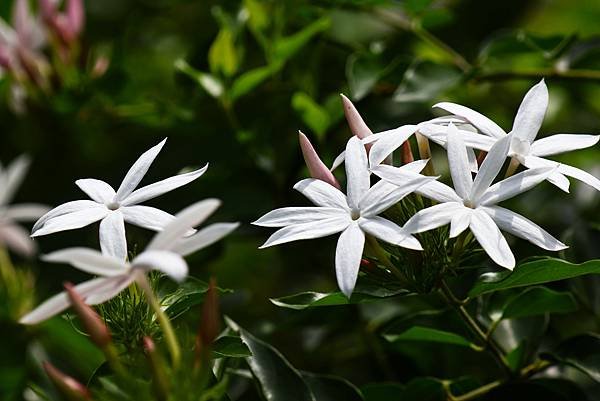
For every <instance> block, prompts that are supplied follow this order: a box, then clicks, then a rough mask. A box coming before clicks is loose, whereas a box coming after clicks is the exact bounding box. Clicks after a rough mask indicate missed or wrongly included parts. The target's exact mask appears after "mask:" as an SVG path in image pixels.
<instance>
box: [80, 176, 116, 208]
mask: <svg viewBox="0 0 600 401" xmlns="http://www.w3.org/2000/svg"><path fill="white" fill-rule="evenodd" d="M75 185H77V186H78V187H79V188H80V189H81V190H82V191H83V192H85V193H86V194H87V195H88V196H89V197H90V198H91V199H92V200H94V201H96V202H98V203H104V204H108V203H110V202H112V201H113V200H114V199H115V195H116V193H115V190H114V189H113V187H111V186H110V185H108V184H107V183H106V182H104V181H101V180H96V179H94V178H83V179H81V180H77V181H75Z"/></svg>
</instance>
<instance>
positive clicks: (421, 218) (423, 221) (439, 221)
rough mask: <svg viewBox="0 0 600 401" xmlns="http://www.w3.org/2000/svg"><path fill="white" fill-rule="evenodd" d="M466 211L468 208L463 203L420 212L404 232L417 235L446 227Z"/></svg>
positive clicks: (441, 204)
mask: <svg viewBox="0 0 600 401" xmlns="http://www.w3.org/2000/svg"><path fill="white" fill-rule="evenodd" d="M464 209H466V207H465V206H464V205H463V204H461V203H455V202H448V203H440V204H439V205H434V206H431V207H428V208H426V209H422V210H419V211H418V212H417V213H415V214H414V215H413V216H412V217H411V218H410V219H409V220H408V221H407V222H406V224H404V230H405V231H407V232H409V233H411V234H416V233H421V232H423V231H428V230H431V229H434V228H438V227H441V226H444V225H446V224H448V223H450V221H452V217H453V216H454V215H455V214H456V213H460V212H462V211H463V210H464Z"/></svg>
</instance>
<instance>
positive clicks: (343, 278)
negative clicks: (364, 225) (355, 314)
mask: <svg viewBox="0 0 600 401" xmlns="http://www.w3.org/2000/svg"><path fill="white" fill-rule="evenodd" d="M364 246H365V234H364V233H363V231H362V230H361V229H360V227H359V226H358V224H356V223H352V224H350V225H349V226H348V228H346V229H345V230H344V231H343V232H342V234H341V235H340V238H339V239H338V242H337V247H336V249H335V275H336V277H337V282H338V286H339V287H340V290H341V291H342V292H343V293H344V295H346V296H347V297H348V298H350V296H351V295H352V291H354V286H355V285H356V279H357V278H358V270H359V269H360V259H361V258H362V253H363V249H364Z"/></svg>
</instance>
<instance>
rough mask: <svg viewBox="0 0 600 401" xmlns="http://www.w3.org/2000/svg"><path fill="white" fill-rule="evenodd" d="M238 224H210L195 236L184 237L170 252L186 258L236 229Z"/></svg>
mask: <svg viewBox="0 0 600 401" xmlns="http://www.w3.org/2000/svg"><path fill="white" fill-rule="evenodd" d="M239 225H240V223H215V224H211V225H209V226H208V227H206V228H203V229H202V230H199V231H198V232H197V233H196V234H194V235H192V236H189V237H184V238H182V239H180V240H179V242H177V244H176V245H175V246H173V249H172V251H173V252H175V253H177V254H179V255H181V256H187V255H189V254H192V253H194V252H196V251H198V250H200V249H203V248H206V247H208V246H210V245H212V244H214V243H215V242H217V241H219V240H220V239H222V238H224V237H225V236H227V235H229V234H230V233H231V232H232V231H234V230H235V229H236V228H238V227H239Z"/></svg>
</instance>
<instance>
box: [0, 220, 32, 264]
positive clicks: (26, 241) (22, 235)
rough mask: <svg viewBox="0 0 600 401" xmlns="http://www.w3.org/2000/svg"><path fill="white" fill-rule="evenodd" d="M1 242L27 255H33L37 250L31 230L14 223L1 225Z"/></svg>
mask: <svg viewBox="0 0 600 401" xmlns="http://www.w3.org/2000/svg"><path fill="white" fill-rule="evenodd" d="M0 244H3V245H5V246H6V247H7V248H8V249H10V250H12V251H14V252H16V253H19V254H21V255H23V256H26V257H29V256H32V255H33V254H34V253H35V252H36V250H37V247H36V244H35V242H33V240H32V239H31V238H30V237H29V232H28V231H27V230H25V229H24V228H23V227H20V226H17V225H14V224H1V225H0Z"/></svg>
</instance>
